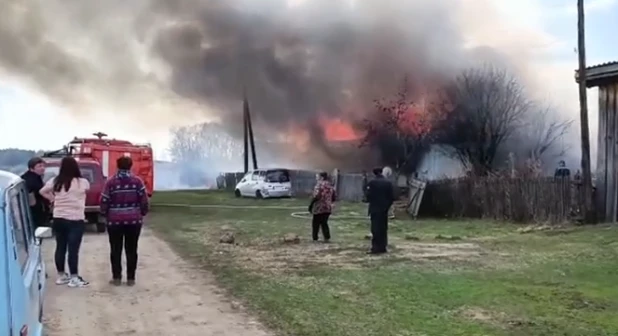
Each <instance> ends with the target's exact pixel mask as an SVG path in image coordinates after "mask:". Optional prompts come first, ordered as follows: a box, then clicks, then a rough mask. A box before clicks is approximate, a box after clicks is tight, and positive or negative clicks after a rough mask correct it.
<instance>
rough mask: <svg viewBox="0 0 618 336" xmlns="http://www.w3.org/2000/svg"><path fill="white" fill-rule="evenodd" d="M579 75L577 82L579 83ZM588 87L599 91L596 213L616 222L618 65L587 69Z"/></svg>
mask: <svg viewBox="0 0 618 336" xmlns="http://www.w3.org/2000/svg"><path fill="white" fill-rule="evenodd" d="M577 75H578V72H577V71H576V72H575V79H576V81H578V76H577ZM586 86H587V87H588V88H593V87H598V88H599V102H598V104H599V131H598V137H597V144H598V145H597V167H596V173H595V175H594V176H595V177H596V179H595V180H596V182H595V187H596V193H595V195H596V197H595V202H596V209H597V215H598V219H599V220H600V221H602V222H615V221H616V219H617V214H618V101H617V100H618V62H610V63H604V64H599V65H595V66H591V67H588V68H586Z"/></svg>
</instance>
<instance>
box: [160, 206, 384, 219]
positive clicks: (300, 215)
mask: <svg viewBox="0 0 618 336" xmlns="http://www.w3.org/2000/svg"><path fill="white" fill-rule="evenodd" d="M152 206H162V207H176V208H204V209H271V210H294V209H306V208H307V207H306V206H276V205H225V204H180V203H153V204H152ZM290 216H292V217H294V218H301V219H311V216H312V215H311V214H310V213H309V211H297V212H292V213H290ZM330 218H331V219H368V218H369V215H357V214H348V215H337V214H336V211H335V213H334V214H333V215H332V216H331V217H330ZM389 218H390V219H393V218H395V215H393V214H389Z"/></svg>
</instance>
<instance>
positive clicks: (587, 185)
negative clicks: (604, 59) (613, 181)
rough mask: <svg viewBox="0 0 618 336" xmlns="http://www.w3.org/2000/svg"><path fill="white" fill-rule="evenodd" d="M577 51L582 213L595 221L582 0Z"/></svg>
mask: <svg viewBox="0 0 618 336" xmlns="http://www.w3.org/2000/svg"><path fill="white" fill-rule="evenodd" d="M577 53H578V59H579V116H580V127H581V142H582V159H581V166H582V192H583V194H584V204H582V205H583V208H582V214H583V215H584V221H585V223H593V222H595V213H594V207H593V205H592V174H591V171H590V131H589V129H588V97H587V94H586V32H585V24H584V0H577Z"/></svg>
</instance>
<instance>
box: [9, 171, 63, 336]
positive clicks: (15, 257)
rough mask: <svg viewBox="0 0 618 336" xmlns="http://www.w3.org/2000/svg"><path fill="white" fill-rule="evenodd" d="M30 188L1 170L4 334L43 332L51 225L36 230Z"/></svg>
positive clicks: (22, 335)
mask: <svg viewBox="0 0 618 336" xmlns="http://www.w3.org/2000/svg"><path fill="white" fill-rule="evenodd" d="M28 200H29V198H28V192H27V191H26V187H25V183H24V181H23V180H22V179H21V178H20V177H19V176H17V175H15V174H12V173H9V172H5V171H0V228H1V229H0V297H1V298H3V299H2V300H0V305H4V307H2V308H1V309H0V335H8V336H42V335H43V334H44V333H43V323H42V317H43V298H44V293H45V278H46V271H45V264H44V263H43V259H42V257H41V243H42V241H43V239H45V238H50V237H51V236H52V231H51V228H48V227H40V228H37V229H36V231H34V230H33V225H32V215H31V214H30V207H29V206H28Z"/></svg>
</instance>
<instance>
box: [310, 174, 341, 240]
mask: <svg viewBox="0 0 618 336" xmlns="http://www.w3.org/2000/svg"><path fill="white" fill-rule="evenodd" d="M316 181H317V183H316V185H315V188H314V189H313V198H312V200H311V205H309V212H310V213H312V214H313V219H312V223H311V224H312V225H311V226H312V230H311V235H312V238H313V241H314V242H317V241H318V235H319V233H320V229H321V230H322V235H323V236H324V242H325V243H328V242H329V241H330V228H329V226H328V218H329V217H330V214H331V213H332V211H333V202H334V201H335V198H336V194H335V188H333V186H332V185H331V183H330V182H329V181H328V174H327V173H326V172H321V173H319V174H317V175H316Z"/></svg>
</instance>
